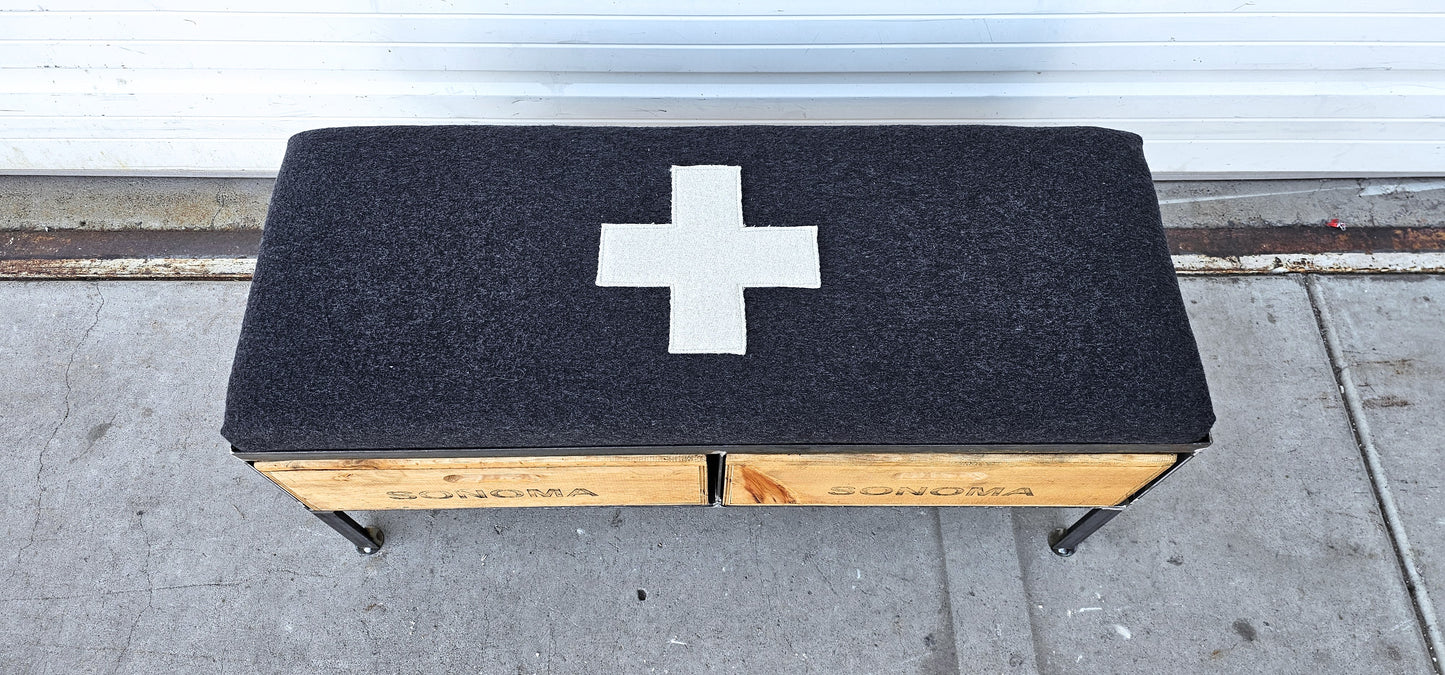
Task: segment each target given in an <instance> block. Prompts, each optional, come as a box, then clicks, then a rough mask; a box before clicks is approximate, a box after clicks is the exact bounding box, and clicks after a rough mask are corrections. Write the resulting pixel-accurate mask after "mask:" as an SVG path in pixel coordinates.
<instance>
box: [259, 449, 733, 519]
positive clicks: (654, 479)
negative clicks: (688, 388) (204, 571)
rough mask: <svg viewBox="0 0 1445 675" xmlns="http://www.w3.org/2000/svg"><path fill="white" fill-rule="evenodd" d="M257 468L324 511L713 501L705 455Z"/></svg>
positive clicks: (289, 463) (262, 464) (353, 462)
mask: <svg viewBox="0 0 1445 675" xmlns="http://www.w3.org/2000/svg"><path fill="white" fill-rule="evenodd" d="M254 466H255V468H256V469H257V470H258V471H260V472H261V473H262V474H264V475H265V476H266V477H268V478H270V479H271V480H272V481H275V483H276V484H277V485H280V486H281V487H282V488H283V489H285V490H286V491H287V492H290V493H291V494H292V495H294V496H295V497H296V498H297V499H300V500H301V502H302V503H304V504H305V505H306V506H308V507H310V508H312V509H316V510H322V511H344V510H349V509H358V510H368V509H376V510H383V509H452V508H481V507H499V506H623V505H669V504H706V503H707V461H706V460H705V458H704V456H703V455H607V456H567V457H470V458H456V459H365V460H357V459H342V460H295V461H285V462H255V464H254Z"/></svg>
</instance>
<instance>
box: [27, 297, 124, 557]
mask: <svg viewBox="0 0 1445 675" xmlns="http://www.w3.org/2000/svg"><path fill="white" fill-rule="evenodd" d="M90 287H91V288H93V289H95V295H96V297H97V298H98V299H99V300H100V302H99V304H97V305H96V307H95V316H94V317H93V318H92V319H91V321H90V325H89V326H87V327H86V328H85V331H84V332H83V333H81V335H80V339H79V340H77V341H76V343H75V347H74V348H73V349H71V350H70V359H69V360H68V361H67V362H66V364H65V407H64V409H63V410H62V412H61V415H60V420H59V421H57V422H56V423H55V426H54V427H51V429H50V436H49V437H47V438H46V439H45V444H44V445H42V446H40V454H39V456H38V457H37V458H36V466H35V481H34V482H35V487H36V495H35V517H34V518H33V519H32V520H31V521H30V534H29V536H28V537H27V539H26V541H25V545H24V546H21V547H20V549H19V550H17V551H16V552H15V562H16V569H17V571H18V569H19V563H20V562H21V560H22V559H23V558H24V555H25V552H26V551H28V550H29V549H30V547H32V546H34V545H35V532H36V530H37V529H39V528H40V514H41V512H42V511H43V510H44V506H45V484H44V483H43V482H41V477H42V476H44V475H45V454H46V453H48V452H50V445H51V444H52V443H54V442H55V437H56V436H58V435H59V434H60V429H61V428H62V427H64V426H65V423H66V421H68V420H69V419H70V396H71V393H72V391H73V390H72V388H71V383H70V372H71V370H72V369H73V368H74V367H75V359H76V357H77V356H79V355H80V348H81V347H83V346H85V342H86V340H89V339H90V334H91V332H92V331H94V330H95V327H96V326H97V325H98V324H99V323H100V313H101V311H102V310H104V309H105V293H104V292H103V291H101V290H100V283H99V282H92V283H91V284H90ZM12 576H13V575H12Z"/></svg>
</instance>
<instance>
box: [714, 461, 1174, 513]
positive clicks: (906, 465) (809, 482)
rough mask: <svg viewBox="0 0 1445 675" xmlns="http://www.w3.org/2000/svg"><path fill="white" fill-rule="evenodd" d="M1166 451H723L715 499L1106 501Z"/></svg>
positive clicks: (1143, 476)
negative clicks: (724, 456) (723, 472)
mask: <svg viewBox="0 0 1445 675" xmlns="http://www.w3.org/2000/svg"><path fill="white" fill-rule="evenodd" d="M1174 461H1175V457H1174V455H1171V454H1089V455H1083V454H1037V453H1035V454H981V453H980V454H962V453H916V454H818V455H812V454H809V455H783V454H778V455H772V454H729V455H728V456H727V461H726V462H725V464H724V465H725V466H726V467H727V468H726V476H725V478H724V487H723V503H724V504H726V505H729V506H744V505H751V504H769V505H772V504H796V505H800V506H807V505H820V506H875V505H876V506H899V505H930V506H945V505H948V506H954V505H958V506H1113V505H1116V504H1119V503H1121V502H1123V501H1124V500H1125V499H1127V498H1128V497H1129V496H1130V495H1132V494H1134V493H1135V492H1136V491H1138V490H1139V488H1141V487H1143V486H1144V485H1145V484H1147V483H1148V482H1149V481H1151V480H1153V479H1154V478H1155V477H1156V476H1158V475H1159V474H1161V473H1163V472H1164V470H1165V469H1167V468H1169V466H1171V465H1172V464H1174Z"/></svg>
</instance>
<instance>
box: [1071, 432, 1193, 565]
mask: <svg viewBox="0 0 1445 675" xmlns="http://www.w3.org/2000/svg"><path fill="white" fill-rule="evenodd" d="M1197 452H1198V450H1195V451H1194V452H1187V453H1179V455H1178V458H1177V459H1175V460H1174V463H1173V464H1171V465H1170V466H1169V468H1167V469H1165V470H1164V472H1163V473H1161V474H1159V475H1158V476H1155V477H1154V480H1151V481H1149V482H1148V483H1146V484H1145V485H1144V487H1141V488H1139V491H1138V492H1135V493H1134V494H1133V495H1130V496H1129V498H1128V499H1126V500H1124V503H1122V504H1119V505H1117V506H1105V507H1101V508H1097V509H1090V510H1089V512H1088V513H1085V514H1084V515H1083V516H1082V517H1080V518H1079V519H1078V520H1076V521H1074V524H1073V525H1070V526H1068V527H1065V528H1060V529H1057V530H1054V531H1053V532H1050V533H1049V550H1051V551H1053V552H1054V555H1057V556H1059V557H1061V558H1067V557H1069V556H1071V555H1073V554H1074V550H1075V549H1077V548H1078V546H1079V544H1082V543H1084V540H1085V539H1088V538H1089V535H1091V534H1093V533H1095V532H1098V531H1099V528H1101V527H1103V526H1104V525H1106V524H1108V522H1109V521H1111V520H1113V519H1114V518H1115V517H1117V516H1118V515H1119V514H1121V513H1123V512H1124V509H1126V508H1128V507H1129V506H1130V505H1132V504H1133V503H1134V502H1136V501H1139V498H1140V497H1143V496H1144V495H1145V494H1146V493H1148V492H1149V491H1150V490H1153V489H1154V486H1156V485H1158V484H1159V483H1160V481H1163V480H1164V479H1165V478H1168V477H1169V476H1170V475H1172V474H1173V473H1174V472H1175V471H1178V470H1179V467H1181V466H1184V463H1185V462H1188V461H1189V460H1191V459H1193V458H1194V455H1195V453H1197Z"/></svg>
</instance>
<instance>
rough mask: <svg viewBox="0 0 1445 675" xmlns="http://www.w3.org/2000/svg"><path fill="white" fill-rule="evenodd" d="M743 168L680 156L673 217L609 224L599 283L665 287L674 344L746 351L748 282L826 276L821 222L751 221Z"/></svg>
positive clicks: (691, 350) (791, 284)
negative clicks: (821, 267)
mask: <svg viewBox="0 0 1445 675" xmlns="http://www.w3.org/2000/svg"><path fill="white" fill-rule="evenodd" d="M741 173H742V172H741V167H736V166H674V167H672V222H671V223H668V224H665V225H657V224H610V223H604V224H603V225H602V243H601V245H600V250H599V251H598V255H597V285H598V286H630V287H644V288H645V287H665V288H668V289H669V291H670V295H669V299H668V300H669V306H670V308H671V309H670V316H669V318H668V322H669V326H668V338H667V340H668V341H667V351H668V353H671V354H746V353H747V342H748V340H747V338H748V331H747V311H746V304H745V298H744V296H743V291H744V289H747V288H765V287H786V288H817V287H818V286H819V285H820V283H821V281H820V279H819V271H818V228H817V227H778V226H776V225H774V226H770V227H752V228H749V227H746V224H745V223H744V222H743V210H742V199H743V196H742V180H741ZM638 329H639V330H645V329H646V326H639V327H638Z"/></svg>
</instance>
